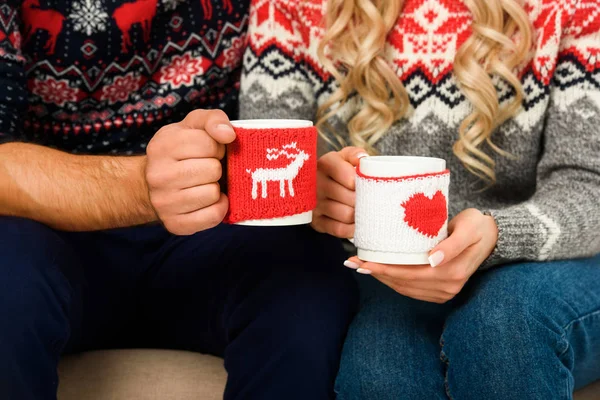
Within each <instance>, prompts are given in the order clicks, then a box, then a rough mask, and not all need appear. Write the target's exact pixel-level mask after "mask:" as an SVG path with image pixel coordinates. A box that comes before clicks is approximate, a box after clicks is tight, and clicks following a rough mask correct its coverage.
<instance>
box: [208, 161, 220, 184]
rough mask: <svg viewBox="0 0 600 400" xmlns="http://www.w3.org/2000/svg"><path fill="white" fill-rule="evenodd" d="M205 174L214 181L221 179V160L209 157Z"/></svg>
mask: <svg viewBox="0 0 600 400" xmlns="http://www.w3.org/2000/svg"><path fill="white" fill-rule="evenodd" d="M207 174H208V176H209V177H210V178H211V180H213V181H214V182H216V181H218V180H219V179H221V177H222V176H223V166H222V165H221V162H220V161H219V160H217V159H216V158H211V159H209V160H208V167H207Z"/></svg>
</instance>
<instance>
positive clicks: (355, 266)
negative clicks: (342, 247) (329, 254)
mask: <svg viewBox="0 0 600 400" xmlns="http://www.w3.org/2000/svg"><path fill="white" fill-rule="evenodd" d="M344 265H345V266H346V267H348V268H352V269H358V268H359V267H360V265H358V264H357V263H355V262H352V261H350V260H346V261H344Z"/></svg>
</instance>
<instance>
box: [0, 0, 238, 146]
mask: <svg viewBox="0 0 600 400" xmlns="http://www.w3.org/2000/svg"><path fill="white" fill-rule="evenodd" d="M248 2H249V1H248V0H241V1H237V0H236V1H234V0H133V1H132V0H129V1H124V0H18V1H17V0H0V88H1V89H0V143H3V142H9V141H27V142H33V143H38V144H42V145H47V146H52V147H56V148H59V149H62V150H65V151H70V152H74V153H88V154H135V153H140V152H143V151H144V149H145V146H146V144H147V142H148V141H149V140H150V138H151V137H152V135H153V134H154V133H155V132H156V131H157V130H158V129H159V128H160V127H161V126H163V125H165V124H168V123H170V122H174V121H177V120H180V119H182V118H183V117H184V116H185V114H186V113H188V112H189V111H191V110H193V109H196V108H220V109H223V110H224V111H225V112H227V113H228V114H229V116H230V117H235V115H236V113H237V93H238V89H239V75H240V67H241V58H242V54H243V50H244V46H245V30H246V24H247V8H248Z"/></svg>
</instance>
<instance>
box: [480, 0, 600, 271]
mask: <svg viewBox="0 0 600 400" xmlns="http://www.w3.org/2000/svg"><path fill="white" fill-rule="evenodd" d="M584 3H587V4H588V5H589V4H591V3H590V2H589V1H588V0H581V1H579V3H578V4H577V5H576V6H575V7H574V10H573V14H572V15H571V18H570V22H569V23H568V24H567V25H566V26H565V28H564V29H563V32H562V38H561V41H560V49H559V56H558V60H557V65H556V69H555V72H554V75H553V80H552V82H551V87H550V105H549V108H548V110H547V114H546V119H545V130H544V147H543V150H542V152H543V153H542V155H541V158H540V161H539V163H538V169H537V186H536V192H535V194H534V195H533V196H532V197H531V198H530V199H529V200H528V201H526V202H524V203H521V204H518V205H515V206H512V207H510V208H506V209H502V210H487V212H486V213H487V214H489V215H492V216H493V217H494V219H495V220H496V223H497V225H498V230H499V237H498V243H497V245H496V248H495V250H494V251H493V253H492V254H491V256H490V257H489V258H488V260H487V261H486V262H485V263H484V264H483V265H482V268H486V267H489V266H492V265H496V264H502V263H506V262H512V261H517V260H531V261H543V260H557V259H569V258H579V257H587V256H592V255H594V254H596V253H598V252H600V79H599V78H600V17H599V16H598V15H596V17H595V18H589V13H590V12H589V11H587V9H588V8H589V7H587V6H586V5H585V4H584ZM592 14H593V13H592ZM596 14H597V13H596Z"/></svg>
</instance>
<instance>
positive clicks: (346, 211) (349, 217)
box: [342, 207, 354, 223]
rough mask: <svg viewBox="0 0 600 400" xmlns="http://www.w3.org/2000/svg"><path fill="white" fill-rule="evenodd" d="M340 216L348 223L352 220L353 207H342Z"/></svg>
mask: <svg viewBox="0 0 600 400" xmlns="http://www.w3.org/2000/svg"><path fill="white" fill-rule="evenodd" d="M342 216H343V218H344V221H346V222H348V223H351V222H354V209H353V208H350V207H344V210H343V211H342Z"/></svg>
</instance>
